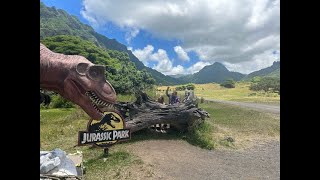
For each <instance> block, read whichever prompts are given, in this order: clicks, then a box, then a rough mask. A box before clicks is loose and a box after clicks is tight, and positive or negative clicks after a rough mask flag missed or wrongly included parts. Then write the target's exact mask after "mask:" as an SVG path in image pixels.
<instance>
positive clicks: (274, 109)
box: [205, 99, 280, 114]
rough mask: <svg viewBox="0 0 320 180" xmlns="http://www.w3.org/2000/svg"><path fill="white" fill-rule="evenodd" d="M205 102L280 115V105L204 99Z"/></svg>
mask: <svg viewBox="0 0 320 180" xmlns="http://www.w3.org/2000/svg"><path fill="white" fill-rule="evenodd" d="M205 100H206V101H212V102H219V103H225V104H232V105H236V106H241V107H246V108H250V109H255V110H258V111H262V112H270V113H274V114H280V105H267V104H259V103H248V102H235V101H224V100H217V99H205Z"/></svg>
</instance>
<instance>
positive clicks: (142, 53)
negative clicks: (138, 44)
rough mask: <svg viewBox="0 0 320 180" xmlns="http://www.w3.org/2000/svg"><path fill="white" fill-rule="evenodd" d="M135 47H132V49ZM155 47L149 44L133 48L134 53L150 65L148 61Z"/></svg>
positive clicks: (145, 63) (146, 64)
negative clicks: (140, 47) (141, 47)
mask: <svg viewBox="0 0 320 180" xmlns="http://www.w3.org/2000/svg"><path fill="white" fill-rule="evenodd" d="M132 50H133V49H132V48H131V51H132ZM153 50H154V47H153V46H152V45H147V46H146V47H144V48H143V49H136V50H133V51H132V53H133V54H134V55H135V56H136V57H137V58H138V59H139V60H140V61H142V63H143V64H144V65H145V66H148V61H149V60H150V55H151V54H152V52H153Z"/></svg>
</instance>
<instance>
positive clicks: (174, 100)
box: [158, 87, 191, 105]
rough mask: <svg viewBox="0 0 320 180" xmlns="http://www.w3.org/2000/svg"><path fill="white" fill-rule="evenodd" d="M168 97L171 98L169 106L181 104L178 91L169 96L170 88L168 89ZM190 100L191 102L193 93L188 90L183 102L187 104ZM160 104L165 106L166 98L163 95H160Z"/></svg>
mask: <svg viewBox="0 0 320 180" xmlns="http://www.w3.org/2000/svg"><path fill="white" fill-rule="evenodd" d="M166 95H167V96H168V98H169V101H168V104H169V105H173V104H178V103H180V98H179V96H178V93H177V91H173V92H172V93H171V94H169V87H168V88H167V90H166ZM189 100H191V92H190V91H189V90H186V92H185V98H184V100H183V102H186V101H189ZM158 102H159V103H161V104H164V97H163V96H162V95H160V97H159V98H158Z"/></svg>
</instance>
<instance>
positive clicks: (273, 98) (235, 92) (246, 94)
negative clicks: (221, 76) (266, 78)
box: [157, 82, 280, 104]
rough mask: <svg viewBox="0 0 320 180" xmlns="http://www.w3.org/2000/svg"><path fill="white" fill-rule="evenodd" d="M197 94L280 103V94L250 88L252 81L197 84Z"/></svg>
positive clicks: (159, 90) (162, 88) (160, 89)
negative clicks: (223, 85) (225, 83)
mask: <svg viewBox="0 0 320 180" xmlns="http://www.w3.org/2000/svg"><path fill="white" fill-rule="evenodd" d="M195 86H196V89H195V94H196V96H197V97H199V98H201V97H203V98H205V99H206V98H209V99H219V100H228V101H239V102H256V103H265V104H280V95H278V94H276V93H264V92H255V91H251V90H250V89H249V87H250V83H248V82H238V83H236V85H235V86H236V87H235V88H231V89H229V88H224V87H221V86H220V85H219V84H216V83H208V84H195ZM167 87H168V86H160V87H158V88H157V89H158V91H157V94H158V95H160V94H162V95H165V90H166V89H167ZM175 87H177V86H170V90H171V91H172V90H174V89H175ZM178 93H179V94H180V95H181V97H183V96H184V92H183V91H178Z"/></svg>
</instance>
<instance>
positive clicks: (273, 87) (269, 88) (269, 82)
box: [250, 77, 280, 94]
mask: <svg viewBox="0 0 320 180" xmlns="http://www.w3.org/2000/svg"><path fill="white" fill-rule="evenodd" d="M250 90H252V91H264V92H275V93H278V94H280V78H277V77H264V78H261V80H260V81H258V82H256V83H252V84H251V86H250Z"/></svg>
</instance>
